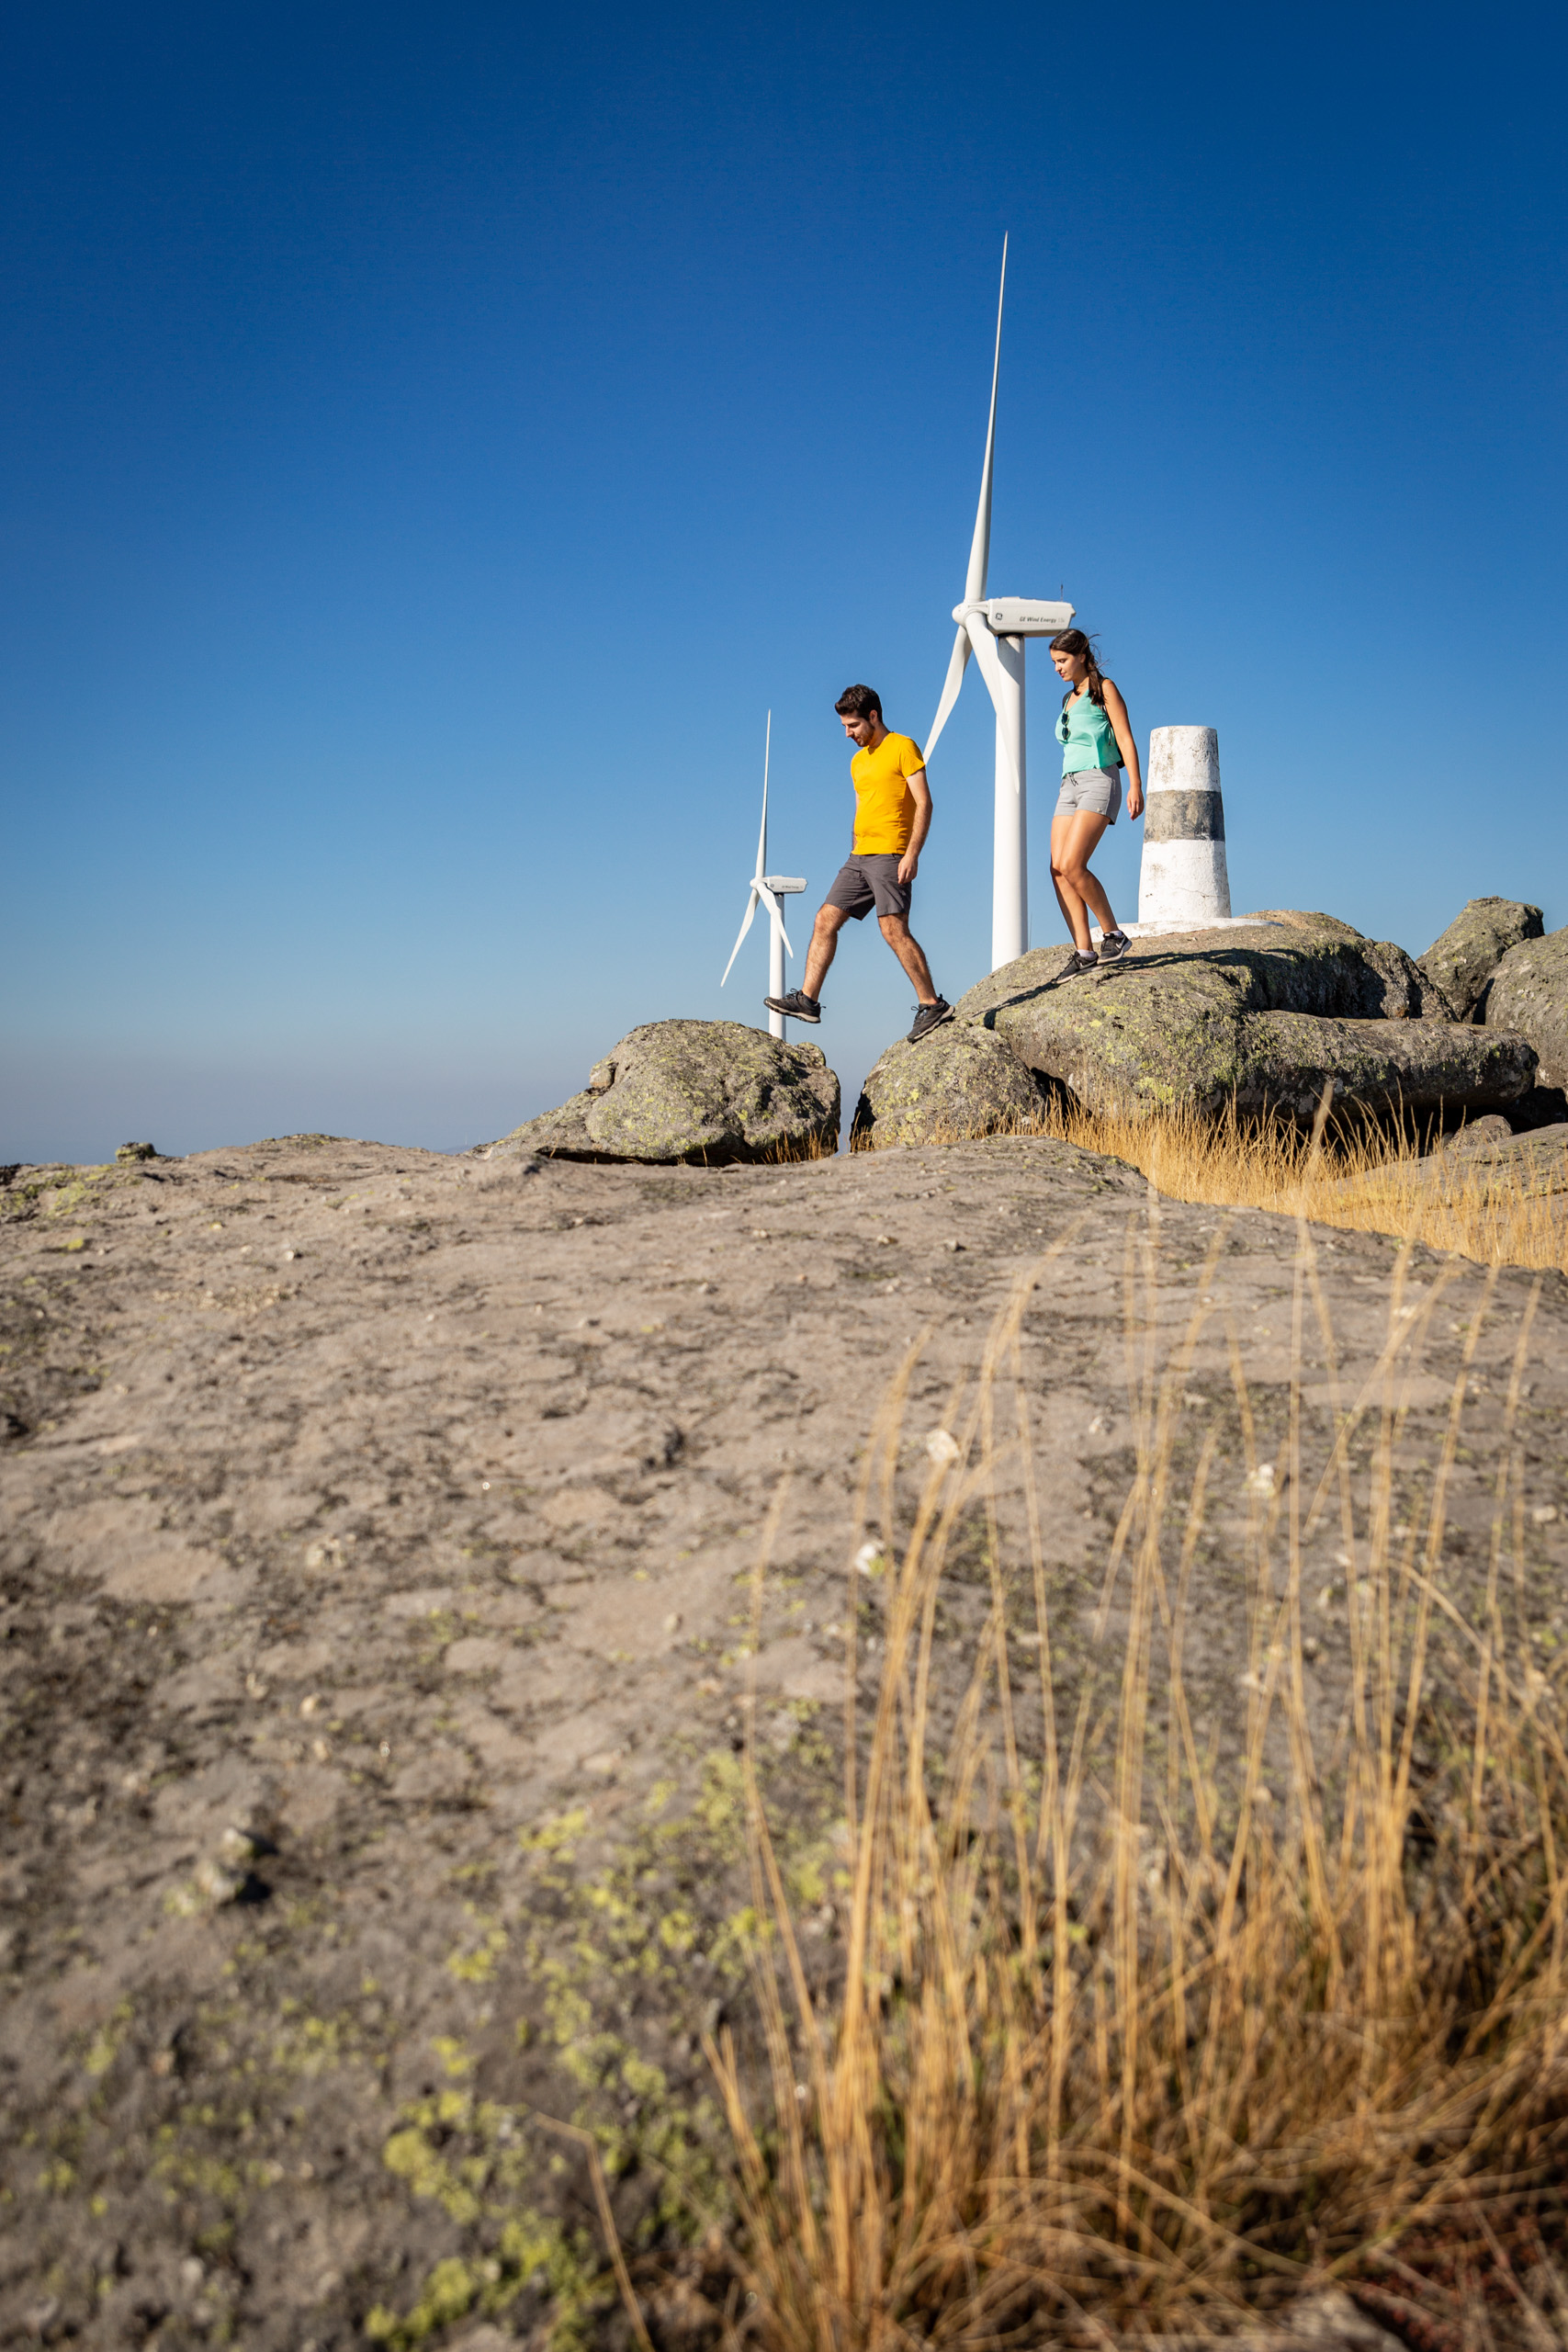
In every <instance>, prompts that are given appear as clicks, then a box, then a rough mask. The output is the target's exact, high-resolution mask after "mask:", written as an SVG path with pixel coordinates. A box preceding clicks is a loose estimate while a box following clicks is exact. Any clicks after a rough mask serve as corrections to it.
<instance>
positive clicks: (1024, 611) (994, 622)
mask: <svg viewBox="0 0 1568 2352" xmlns="http://www.w3.org/2000/svg"><path fill="white" fill-rule="evenodd" d="M1007 283H1008V248H1007V239H1006V238H1005V237H1004V238H1003V239H1002V283H1001V291H1000V293H998V296H997V349H996V356H995V358H994V360H993V361H992V363H991V421H990V423H989V424H988V425H987V428H986V463H985V467H984V469H983V470H982V472H981V475H980V505H979V510H978V512H977V513H976V516H975V537H974V538H973V540H972V541H971V542H970V547H969V570H968V572H967V574H966V576H965V578H964V602H963V603H962V604H961V605H954V606H953V619H954V620H955V621H956V622H957V623H958V638H957V641H956V643H955V644H954V646H953V659H952V661H951V662H949V663H948V665H947V683H946V684H945V685H944V686H943V687H942V700H941V702H940V703H938V705H937V711H936V717H935V718H933V719H932V721H931V733H930V734H929V735H928V736H927V737H926V757H927V759H928V760H929V759H930V757H931V750H932V747H933V746H934V744H935V742H936V739H937V737H938V736H939V735H940V734H941V733H942V729H943V728H944V727H945V726H946V725H947V722H948V718H949V716H950V715H951V713H952V710H953V704H954V703H955V702H956V701H957V700H958V689H959V687H960V686H961V685H962V684H963V683H964V670H965V668H966V666H967V664H968V661H969V656H970V654H971V653H973V654H974V656H975V659H976V662H978V663H979V664H980V675H981V676H982V677H983V678H984V679H985V681H986V687H987V692H988V693H989V695H990V697H991V700H992V702H993V703H994V704H995V706H996V712H997V817H996V848H995V853H994V863H993V865H992V869H991V969H992V971H993V972H994V971H995V970H996V969H997V967H998V965H1000V964H1010V963H1011V962H1012V959H1013V957H1014V956H1021V955H1022V954H1023V952H1024V950H1025V948H1026V947H1027V946H1028V945H1029V832H1028V793H1027V786H1026V783H1025V776H1024V756H1023V644H1024V639H1025V638H1030V637H1055V635H1056V634H1057V632H1058V630H1061V629H1064V628H1067V627H1068V625H1069V624H1070V622H1071V620H1072V617H1073V608H1072V606H1071V605H1047V604H1043V603H1041V602H1040V601H1039V600H1037V599H1035V598H1032V597H1027V596H991V597H987V594H986V572H987V568H988V566H989V563H990V556H991V462H992V459H993V458H994V457H995V454H996V446H997V379H998V374H999V373H1000V370H1001V364H1002V300H1003V297H1004V296H1005V295H1006V293H1007Z"/></svg>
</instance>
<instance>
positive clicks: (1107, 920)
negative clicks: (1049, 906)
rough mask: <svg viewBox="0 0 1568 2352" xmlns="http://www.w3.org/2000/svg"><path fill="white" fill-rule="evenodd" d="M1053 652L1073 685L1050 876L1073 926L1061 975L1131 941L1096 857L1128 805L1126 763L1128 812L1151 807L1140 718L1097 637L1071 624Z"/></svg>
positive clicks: (1112, 955)
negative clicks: (1141, 766)
mask: <svg viewBox="0 0 1568 2352" xmlns="http://www.w3.org/2000/svg"><path fill="white" fill-rule="evenodd" d="M1051 659H1052V661H1053V662H1055V665H1056V675H1057V676H1058V677H1059V678H1060V679H1062V680H1063V682H1064V683H1065V684H1066V689H1067V691H1066V694H1065V695H1064V696H1063V697H1062V715H1061V717H1060V718H1058V720H1057V721H1056V741H1058V743H1060V745H1061V747H1062V789H1061V792H1060V795H1059V796H1058V798H1057V801H1056V813H1055V816H1054V817H1053V818H1052V820H1051V879H1052V882H1053V883H1054V884H1055V890H1056V904H1057V905H1058V906H1059V907H1060V908H1061V910H1062V912H1063V913H1064V915H1066V919H1067V928H1068V930H1069V931H1070V932H1071V933H1072V934H1073V941H1074V946H1073V952H1072V954H1071V956H1068V958H1067V960H1066V963H1065V964H1064V965H1063V967H1062V968H1061V970H1060V971H1059V972H1058V973H1057V975H1056V977H1057V978H1058V979H1061V980H1070V979H1072V978H1074V977H1075V976H1076V975H1077V973H1079V972H1092V971H1093V969H1094V967H1095V966H1096V965H1097V964H1114V963H1116V962H1118V961H1119V960H1120V958H1121V957H1122V956H1125V954H1126V953H1127V949H1128V946H1129V944H1131V943H1130V942H1129V940H1128V938H1127V934H1126V933H1125V932H1124V931H1122V930H1121V929H1119V927H1118V925H1117V922H1116V917H1115V916H1114V914H1113V913H1112V912H1111V901H1110V899H1108V898H1107V897H1106V895H1105V892H1104V890H1103V889H1102V888H1100V883H1099V881H1098V879H1097V878H1096V876H1094V875H1092V874H1091V873H1090V872H1089V859H1090V858H1091V857H1092V856H1093V855H1094V853H1095V851H1096V850H1097V849H1098V847H1099V846H1100V836H1101V834H1102V833H1103V832H1104V831H1105V829H1106V827H1107V826H1108V825H1113V824H1114V823H1115V822H1116V818H1117V812H1118V811H1119V809H1121V806H1122V773H1121V772H1122V769H1123V768H1125V769H1126V771H1127V774H1128V776H1129V778H1130V782H1129V784H1128V786H1127V814H1128V816H1129V817H1134V818H1135V817H1141V816H1142V815H1143V813H1144V785H1143V778H1142V776H1141V775H1140V774H1139V771H1138V746H1137V744H1136V743H1135V742H1134V740H1133V722H1132V720H1131V719H1130V718H1128V716H1127V706H1126V704H1125V703H1124V702H1123V701H1122V697H1121V695H1120V694H1119V693H1118V692H1117V690H1116V686H1115V684H1114V682H1113V681H1112V680H1111V679H1110V678H1107V677H1104V676H1102V675H1101V673H1100V663H1099V662H1098V660H1097V658H1096V654H1095V645H1094V639H1092V638H1090V637H1086V636H1085V635H1084V633H1083V631H1082V629H1081V628H1066V629H1064V630H1063V631H1062V633H1061V635H1060V637H1054V638H1053V639H1051ZM1091 914H1092V915H1093V916H1094V918H1095V920H1096V921H1097V922H1099V924H1100V932H1101V934H1102V935H1101V938H1100V953H1099V954H1098V955H1096V953H1095V950H1094V944H1093V942H1092V941H1091V939H1090V937H1089V916H1090V915H1091Z"/></svg>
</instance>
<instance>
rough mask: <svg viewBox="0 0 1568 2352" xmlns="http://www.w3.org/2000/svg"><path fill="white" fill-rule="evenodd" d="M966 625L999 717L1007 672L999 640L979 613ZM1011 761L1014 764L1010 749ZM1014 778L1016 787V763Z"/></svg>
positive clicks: (971, 617)
mask: <svg viewBox="0 0 1568 2352" xmlns="http://www.w3.org/2000/svg"><path fill="white" fill-rule="evenodd" d="M965 626H966V628H968V631H969V640H970V643H971V644H972V645H973V646H974V648H975V659H976V662H978V663H979V665H980V675H981V676H982V678H984V680H985V681H986V691H987V694H988V695H990V697H991V702H992V705H993V707H995V709H996V711H997V713H998V717H999V716H1000V714H1001V707H1002V694H1003V684H1002V681H1003V676H1004V674H1005V673H1004V672H1003V670H1002V657H1001V655H1000V654H999V653H998V651H997V640H996V639H995V638H994V637H993V636H992V635H991V632H990V630H989V629H988V628H987V627H986V624H985V622H984V620H983V619H982V618H981V616H980V615H979V614H978V613H971V614H970V616H969V617H968V620H967V622H966V624H965ZM1009 763H1010V765H1012V764H1013V763H1012V760H1011V752H1009ZM1012 780H1013V786H1014V788H1015V789H1016V788H1017V785H1018V771H1017V768H1016V765H1014V766H1013V779H1012Z"/></svg>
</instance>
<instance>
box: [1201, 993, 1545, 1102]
mask: <svg viewBox="0 0 1568 2352" xmlns="http://www.w3.org/2000/svg"><path fill="white" fill-rule="evenodd" d="M1241 1031H1242V1046H1243V1056H1242V1066H1241V1069H1240V1073H1239V1075H1238V1078H1237V1080H1236V1089H1235V1104H1236V1109H1237V1110H1238V1111H1242V1112H1245V1113H1247V1114H1249V1115H1250V1114H1261V1113H1262V1112H1264V1111H1269V1110H1274V1111H1280V1112H1283V1113H1284V1114H1286V1115H1287V1116H1288V1117H1291V1118H1294V1119H1300V1120H1307V1119H1310V1118H1311V1117H1312V1116H1313V1115H1314V1113H1315V1111H1316V1110H1317V1107H1318V1104H1319V1103H1321V1101H1322V1100H1323V1090H1324V1087H1325V1083H1329V1082H1332V1085H1333V1089H1334V1093H1333V1098H1332V1108H1333V1109H1335V1110H1337V1111H1348V1110H1351V1109H1354V1110H1357V1111H1360V1112H1366V1113H1370V1114H1371V1115H1372V1116H1373V1117H1377V1118H1382V1117H1385V1116H1388V1115H1390V1114H1393V1115H1394V1116H1397V1115H1398V1114H1399V1113H1400V1112H1401V1111H1408V1112H1410V1113H1411V1114H1413V1115H1414V1116H1415V1117H1416V1118H1420V1119H1430V1118H1434V1117H1436V1116H1438V1114H1443V1115H1450V1114H1458V1113H1461V1112H1463V1113H1465V1114H1478V1113H1485V1112H1488V1111H1491V1110H1493V1109H1494V1108H1495V1105H1496V1104H1497V1103H1513V1102H1516V1101H1517V1099H1518V1098H1519V1097H1520V1096H1521V1095H1522V1094H1524V1093H1525V1091H1527V1089H1528V1088H1529V1085H1530V1083H1531V1081H1532V1080H1533V1078H1534V1075H1535V1056H1534V1054H1533V1053H1532V1052H1531V1050H1530V1048H1529V1046H1528V1045H1527V1044H1526V1043H1525V1040H1524V1039H1523V1038H1522V1037H1517V1036H1515V1035H1512V1034H1511V1033H1510V1032H1508V1031H1506V1030H1494V1031H1488V1030H1485V1029H1476V1028H1472V1027H1470V1026H1468V1025H1466V1024H1465V1023H1461V1022H1457V1021H1325V1020H1320V1019H1317V1018H1315V1017H1314V1015H1313V1014H1311V1013H1308V1012H1258V1013H1254V1014H1251V1015H1249V1016H1248V1017H1247V1019H1245V1020H1244V1021H1243V1022H1242V1023H1241Z"/></svg>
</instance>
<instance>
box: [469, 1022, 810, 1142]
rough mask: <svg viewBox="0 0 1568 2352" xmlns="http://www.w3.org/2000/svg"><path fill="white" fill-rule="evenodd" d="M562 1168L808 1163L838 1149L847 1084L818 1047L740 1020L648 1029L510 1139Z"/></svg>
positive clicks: (671, 1024)
mask: <svg viewBox="0 0 1568 2352" xmlns="http://www.w3.org/2000/svg"><path fill="white" fill-rule="evenodd" d="M505 1142H506V1145H507V1146H508V1148H510V1149H512V1150H513V1151H536V1152H542V1153H547V1154H549V1155H550V1156H551V1157H552V1158H555V1159H603V1160H615V1159H632V1160H643V1161H649V1162H652V1163H654V1164H668V1163H671V1162H677V1161H681V1160H688V1161H695V1162H697V1163H698V1164H700V1165H703V1166H706V1167H723V1166H725V1165H727V1164H728V1163H729V1162H732V1161H737V1160H749V1159H750V1160H755V1159H774V1160H776V1159H807V1158H810V1157H811V1156H812V1155H813V1154H815V1153H818V1152H822V1151H829V1152H830V1151H834V1150H836V1149H837V1148H838V1142H839V1081H838V1080H837V1078H836V1077H835V1076H834V1074H833V1072H832V1071H831V1070H830V1069H829V1067H828V1064H827V1060H826V1057H824V1055H823V1053H822V1049H821V1047H820V1046H807V1045H797V1044H793V1043H792V1044H785V1043H784V1042H783V1041H781V1040H780V1039H778V1038H776V1037H771V1036H770V1035H768V1033H767V1031H766V1030H765V1029H748V1028H746V1027H745V1026H744V1024H743V1023H740V1022H739V1021H650V1022H648V1023H645V1024H644V1026H643V1027H642V1028H640V1029H633V1030H632V1031H631V1032H630V1033H629V1035H626V1036H625V1037H623V1038H622V1039H621V1042H620V1044H619V1045H618V1046H614V1047H613V1048H612V1050H611V1051H610V1052H609V1053H608V1054H606V1055H605V1057H604V1060H603V1061H601V1062H598V1063H596V1064H595V1066H594V1068H593V1069H592V1072H591V1073H590V1076H589V1081H588V1086H587V1088H586V1090H585V1091H583V1092H582V1093H581V1094H574V1095H573V1096H572V1097H571V1099H570V1102H568V1103H562V1104H561V1105H560V1107H559V1108H558V1110H555V1111H547V1112H546V1113H545V1114H544V1115H543V1116H542V1117H540V1118H537V1119H530V1120H528V1121H527V1123H526V1124H525V1125H523V1126H521V1127H518V1128H516V1129H515V1130H514V1132H513V1134H512V1135H510V1136H507V1137H506V1138H505Z"/></svg>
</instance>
